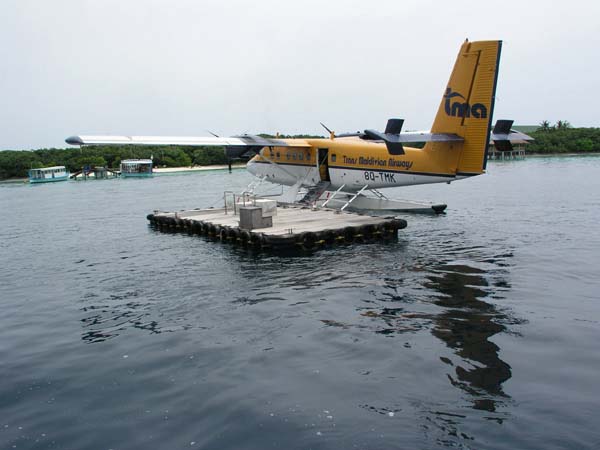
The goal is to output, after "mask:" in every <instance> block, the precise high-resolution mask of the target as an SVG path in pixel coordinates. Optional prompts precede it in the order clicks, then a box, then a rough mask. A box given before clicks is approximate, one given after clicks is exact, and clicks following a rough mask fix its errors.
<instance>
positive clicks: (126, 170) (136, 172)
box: [121, 159, 152, 177]
mask: <svg viewBox="0 0 600 450" xmlns="http://www.w3.org/2000/svg"><path fill="white" fill-rule="evenodd" d="M121 176H122V177H151V176H152V160H151V159H124V160H123V161H121Z"/></svg>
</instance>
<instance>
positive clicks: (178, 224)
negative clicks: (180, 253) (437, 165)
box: [147, 196, 407, 251]
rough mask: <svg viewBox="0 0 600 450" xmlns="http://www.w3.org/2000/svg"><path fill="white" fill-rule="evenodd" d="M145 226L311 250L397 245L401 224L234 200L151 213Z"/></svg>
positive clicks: (272, 202)
mask: <svg viewBox="0 0 600 450" xmlns="http://www.w3.org/2000/svg"><path fill="white" fill-rule="evenodd" d="M147 219H148V221H149V222H150V225H151V226H153V227H155V228H157V229H158V230H161V231H167V232H172V231H179V232H185V233H190V234H198V235H203V236H207V237H208V238H210V239H212V240H216V241H220V242H223V243H231V244H236V245H240V246H243V247H248V248H253V249H257V250H274V251H277V250H293V249H300V250H316V249H318V248H322V247H327V246H334V245H339V244H352V243H364V242H374V241H390V240H397V238H398V230H400V229H403V228H406V225H407V223H406V221H405V220H403V219H399V218H396V217H394V216H372V215H366V214H359V213H354V212H346V211H340V210H337V209H330V208H315V207H310V206H305V205H299V204H283V203H277V201H275V200H271V199H265V198H251V199H249V198H244V197H238V196H233V201H230V202H228V201H227V199H226V201H225V206H224V207H222V208H208V209H192V210H183V211H176V212H163V211H154V212H153V213H152V214H148V216H147Z"/></svg>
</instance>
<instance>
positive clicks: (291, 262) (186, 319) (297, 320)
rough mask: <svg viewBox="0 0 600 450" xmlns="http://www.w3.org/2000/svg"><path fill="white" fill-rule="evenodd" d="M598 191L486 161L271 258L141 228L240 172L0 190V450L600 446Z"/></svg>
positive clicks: (578, 164) (225, 186)
mask: <svg viewBox="0 0 600 450" xmlns="http://www.w3.org/2000/svg"><path fill="white" fill-rule="evenodd" d="M599 174H600V158H598V157H573V158H530V159H528V160H526V161H518V162H494V163H490V166H489V173H488V174H487V175H484V176H481V177H477V178H474V179H472V180H467V181H461V182H457V183H453V184H451V185H449V186H448V185H432V186H420V187H411V188H405V189H395V190H392V191H390V192H389V195H390V196H391V197H399V198H410V199H415V200H418V199H427V200H433V201H442V202H446V203H448V205H449V207H448V213H447V214H446V215H443V216H403V217H405V218H406V219H407V221H408V228H406V229H405V230H402V231H401V232H400V234H399V240H398V242H397V243H394V244H392V245H388V244H385V245H384V244H366V245H361V246H354V247H352V246H350V247H338V248H334V249H329V250H324V251H320V252H317V253H316V254H314V255H305V256H297V257H287V258H286V257H281V256H269V255H253V254H249V253H247V252H245V251H243V250H241V249H237V248H235V247H231V246H227V245H222V244H220V243H214V242H209V241H206V240H204V239H203V238H201V237H198V236H189V235H186V234H165V233H161V232H158V231H155V230H153V229H151V228H149V227H148V226H147V221H146V219H145V216H146V214H148V213H150V212H152V211H153V210H154V209H161V210H174V209H184V208H195V207H208V206H211V205H218V204H219V203H220V202H221V200H220V199H221V198H222V194H223V191H224V190H237V191H240V190H242V188H243V187H245V186H246V185H247V184H248V183H249V182H250V181H251V177H250V175H249V174H247V173H246V172H244V171H234V172H233V173H232V174H228V173H227V172H206V173H189V174H181V175H170V176H156V177H154V178H151V179H121V180H119V179H114V180H105V181H87V182H68V183H49V184H42V185H36V186H30V185H25V184H22V185H21V184H3V185H0V208H1V210H2V212H3V214H2V215H0V255H1V258H2V259H1V262H2V264H1V266H0V307H1V311H2V313H1V314H0V376H1V380H2V383H0V448H3V449H4V448H7V449H10V448H13V447H14V448H35V449H49V448H52V449H55V448H60V449H109V448H112V449H139V448H170V449H171V448H173V449H175V448H207V449H239V448H256V449H264V448H287V449H289V448H294V449H295V448H302V449H304V448H315V449H341V448H344V449H345V448H360V449H390V448H444V447H451V448H467V449H481V448H486V449H487V448H489V449H515V448H520V449H529V448H531V449H534V448H535V449H537V448H545V449H546V448H550V449H553V448H597V447H599V446H600V431H599V427H598V425H599V422H598V410H599V408H600V396H599V395H598V387H597V384H598V381H597V380H598V373H599V371H600V351H599V350H598V342H599V341H600V302H599V297H600V295H599V292H600V281H599V278H600V277H599V275H600V273H599V272H600V233H599V232H598V223H599V220H600V212H599V211H600V195H599V192H600V177H599V176H598V175H599Z"/></svg>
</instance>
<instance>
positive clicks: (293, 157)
mask: <svg viewBox="0 0 600 450" xmlns="http://www.w3.org/2000/svg"><path fill="white" fill-rule="evenodd" d="M292 159H293V160H294V161H296V153H292Z"/></svg>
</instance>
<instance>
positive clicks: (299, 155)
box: [298, 152, 304, 161]
mask: <svg viewBox="0 0 600 450" xmlns="http://www.w3.org/2000/svg"><path fill="white" fill-rule="evenodd" d="M298 159H299V160H300V161H302V160H303V159H304V155H303V154H302V152H300V153H298Z"/></svg>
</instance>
